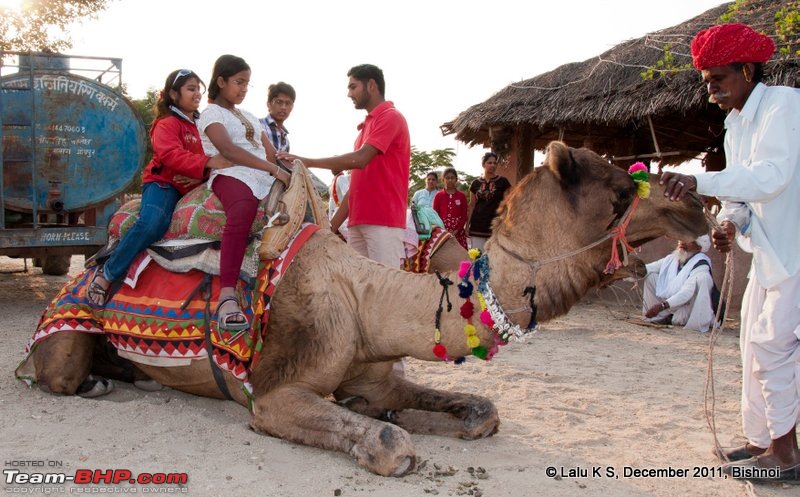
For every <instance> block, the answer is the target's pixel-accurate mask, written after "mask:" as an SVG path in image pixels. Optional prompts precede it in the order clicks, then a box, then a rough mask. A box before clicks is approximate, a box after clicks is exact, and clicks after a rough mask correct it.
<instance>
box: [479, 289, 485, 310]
mask: <svg viewBox="0 0 800 497" xmlns="http://www.w3.org/2000/svg"><path fill="white" fill-rule="evenodd" d="M478 302H479V303H480V304H481V310H482V311H485V310H486V300H484V299H483V294H482V293H480V292H478Z"/></svg>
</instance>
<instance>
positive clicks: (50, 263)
mask: <svg viewBox="0 0 800 497" xmlns="http://www.w3.org/2000/svg"><path fill="white" fill-rule="evenodd" d="M71 260H72V256H71V255H47V256H44V257H42V272H43V273H44V274H49V275H51V276H64V275H65V274H67V272H69V265H70V262H71Z"/></svg>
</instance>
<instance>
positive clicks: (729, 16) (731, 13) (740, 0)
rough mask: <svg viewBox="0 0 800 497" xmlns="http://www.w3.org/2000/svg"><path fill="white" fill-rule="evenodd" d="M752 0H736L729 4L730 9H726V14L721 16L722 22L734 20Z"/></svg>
mask: <svg viewBox="0 0 800 497" xmlns="http://www.w3.org/2000/svg"><path fill="white" fill-rule="evenodd" d="M750 1H751V0H736V1H735V2H733V3H732V4H731V5H729V6H728V10H727V11H725V13H724V14H722V15H721V16H719V20H720V22H723V23H726V22H733V21H734V19H735V17H736V15H737V14H739V11H740V10H742V9H743V8H745V7H746V6H747V4H749V3H750Z"/></svg>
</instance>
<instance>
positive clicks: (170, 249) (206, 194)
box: [108, 161, 329, 279]
mask: <svg viewBox="0 0 800 497" xmlns="http://www.w3.org/2000/svg"><path fill="white" fill-rule="evenodd" d="M278 186H282V185H280V184H279V183H278V182H275V184H274V185H273V189H272V191H271V192H270V194H269V195H268V196H267V197H265V198H264V199H263V200H262V201H261V202H260V204H259V206H258V211H257V213H256V217H255V220H254V221H253V225H252V226H251V228H250V241H249V243H248V245H247V250H246V252H245V259H244V261H243V263H242V276H243V277H245V278H249V279H252V278H254V277H255V276H256V272H257V270H258V265H259V260H260V259H274V258H275V257H277V256H278V254H280V252H281V251H282V250H283V249H284V248H285V247H286V243H287V242H288V241H289V239H290V238H291V237H292V236H293V235H294V234H295V233H296V232H297V230H298V229H299V227H300V223H301V222H303V220H305V219H307V220H308V221H310V222H313V223H314V224H318V225H320V226H322V227H325V228H327V227H328V226H329V224H328V219H327V216H325V215H324V212H323V210H322V208H321V202H322V201H321V200H320V199H319V196H318V195H317V194H316V190H315V189H314V187H313V184H312V183H311V176H310V174H309V173H308V170H307V169H306V168H305V166H304V165H303V163H302V162H300V161H296V162H295V164H294V167H293V170H292V180H291V182H290V185H289V187H288V188H287V189H286V191H285V192H283V194H282V196H281V194H280V192H276V190H277V188H276V187H278ZM140 203H141V201H140V200H132V201H130V202H127V203H126V204H125V205H123V206H122V207H121V208H120V209H119V210H118V211H117V212H116V213H115V214H114V215H113V216H112V218H111V221H110V223H109V227H108V237H109V247H113V245H114V244H116V242H117V241H118V240H119V239H121V238H122V236H123V235H124V234H125V232H126V231H127V230H128V229H130V228H131V226H133V224H134V223H135V222H136V220H137V219H138V217H139V207H140ZM224 226H225V212H224V210H223V208H222V203H221V202H220V201H219V199H218V198H217V197H216V195H214V192H212V191H211V189H210V188H206V187H202V186H201V187H198V188H195V189H194V190H192V191H191V192H189V193H188V194H187V195H185V196H184V197H183V198H182V199H181V200H180V201H179V202H178V205H177V206H176V207H175V212H174V214H173V216H172V223H171V224H170V226H169V229H168V230H167V232H166V234H165V235H164V238H163V239H162V240H160V241H159V242H157V243H155V244H153V246H152V247H150V248H149V249H148V250H147V255H148V256H149V257H148V258H137V260H136V261H135V263H134V264H133V265H132V267H131V268H130V270H129V275H130V276H131V277H133V275H135V273H136V271H137V270H138V269H139V266H140V265H141V264H143V263H148V262H149V260H150V259H152V260H155V261H156V262H157V263H158V264H159V265H160V266H162V267H163V268H165V269H168V270H170V271H174V272H181V273H182V272H187V271H189V270H192V269H198V270H201V271H203V272H205V273H208V274H213V275H219V247H220V240H221V239H222V230H223V227H224Z"/></svg>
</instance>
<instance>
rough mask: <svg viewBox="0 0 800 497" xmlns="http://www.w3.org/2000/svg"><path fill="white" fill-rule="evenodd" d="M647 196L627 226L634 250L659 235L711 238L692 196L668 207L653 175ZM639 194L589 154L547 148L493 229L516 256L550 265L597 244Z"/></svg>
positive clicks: (557, 145) (619, 172)
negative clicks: (555, 259)
mask: <svg viewBox="0 0 800 497" xmlns="http://www.w3.org/2000/svg"><path fill="white" fill-rule="evenodd" d="M650 188H651V193H650V196H649V198H643V199H640V200H639V204H638V206H637V207H636V209H635V210H634V211H633V214H632V218H631V220H630V222H629V224H628V226H627V230H626V236H627V240H628V243H629V244H631V246H634V247H636V246H639V245H641V244H643V243H645V242H647V241H649V240H653V239H655V238H658V237H660V236H664V235H666V236H668V237H671V238H675V239H677V240H685V241H691V240H694V239H695V238H697V237H698V236H700V235H702V234H705V233H707V232H708V226H707V222H706V219H705V216H704V214H703V207H702V204H701V203H700V200H699V198H698V196H697V195H694V194H692V195H689V196H687V197H685V198H684V199H683V200H681V201H679V202H672V201H670V200H669V199H668V198H666V197H664V189H663V187H662V186H660V185H659V184H658V178H657V177H656V176H654V175H650ZM636 192H637V187H636V184H635V183H634V181H633V179H632V178H631V176H630V175H629V174H628V173H627V171H625V170H624V169H622V168H620V167H616V166H614V165H612V164H610V163H609V161H607V160H606V159H604V158H602V157H600V156H599V155H597V154H596V153H594V152H592V151H591V150H588V149H585V148H581V149H574V148H570V147H568V146H567V145H565V144H564V143H562V142H552V143H550V145H549V146H548V150H547V156H546V158H545V161H544V164H543V166H542V167H537V168H535V169H534V171H533V173H532V174H530V175H528V176H527V177H526V178H525V179H523V180H522V181H521V182H520V183H519V184H518V186H517V187H516V188H515V189H514V190H513V191H512V192H511V193H510V194H509V196H508V197H507V199H506V201H505V203H504V204H503V207H502V208H501V210H500V213H499V215H498V218H497V219H496V220H495V228H494V229H495V232H496V233H499V234H501V235H502V236H503V237H505V238H507V239H508V240H509V241H510V242H512V243H513V245H515V246H517V247H519V248H520V249H522V246H527V247H528V248H529V250H523V251H524V252H528V254H527V255H530V256H534V255H535V256H537V257H539V258H541V257H554V256H557V255H559V253H565V252H569V251H571V250H575V249H578V248H580V247H584V246H586V245H588V244H591V243H592V242H594V241H596V240H599V239H601V238H602V237H603V236H604V235H606V234H607V233H608V232H609V231H610V230H611V229H612V228H613V227H614V226H616V225H617V224H618V223H619V222H620V221H621V220H622V218H623V216H625V213H626V211H627V210H628V207H629V206H630V205H631V203H632V202H633V200H634V199H635V198H636V197H637V193H636ZM521 245H522V246H521ZM532 247H535V248H536V250H535V252H536V254H533V253H531V251H530V248H532Z"/></svg>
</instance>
